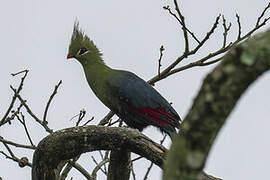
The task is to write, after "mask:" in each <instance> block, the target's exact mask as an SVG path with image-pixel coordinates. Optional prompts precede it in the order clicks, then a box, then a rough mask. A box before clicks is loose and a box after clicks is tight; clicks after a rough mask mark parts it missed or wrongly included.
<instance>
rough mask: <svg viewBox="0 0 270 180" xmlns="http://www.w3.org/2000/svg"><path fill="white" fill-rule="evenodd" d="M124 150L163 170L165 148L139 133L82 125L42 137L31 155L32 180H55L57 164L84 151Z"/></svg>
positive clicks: (119, 128) (118, 128)
mask: <svg viewBox="0 0 270 180" xmlns="http://www.w3.org/2000/svg"><path fill="white" fill-rule="evenodd" d="M118 148H122V149H127V150H129V151H131V152H134V153H136V154H139V155H141V156H143V157H145V158H146V159H148V160H150V161H152V162H153V163H154V164H156V165H158V166H159V167H161V168H162V164H163V160H164V159H165V154H166V151H167V149H166V148H164V147H163V146H161V145H159V144H157V143H155V142H153V141H152V140H151V139H149V138H148V137H146V136H145V135H143V134H141V133H140V132H139V131H137V130H134V129H130V128H124V127H104V126H84V127H73V128H68V129H63V130H60V131H57V132H55V133H52V134H50V135H49V136H47V137H45V138H44V139H43V140H42V141H41V142H40V143H39V145H38V147H37V149H36V151H35V153H34V156H33V168H32V179H33V180H43V179H44V180H45V179H51V180H53V179H55V174H54V170H55V169H56V168H57V165H58V164H59V163H60V162H61V161H63V160H67V159H71V158H74V157H76V156H77V155H79V154H82V153H85V152H91V151H96V150H114V149H118Z"/></svg>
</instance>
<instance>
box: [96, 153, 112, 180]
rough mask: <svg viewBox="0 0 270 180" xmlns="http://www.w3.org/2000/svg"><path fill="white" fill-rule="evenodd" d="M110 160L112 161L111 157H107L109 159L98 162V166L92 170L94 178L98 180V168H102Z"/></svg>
mask: <svg viewBox="0 0 270 180" xmlns="http://www.w3.org/2000/svg"><path fill="white" fill-rule="evenodd" d="M109 161H110V159H108V158H107V159H103V160H102V161H101V162H100V163H99V164H97V166H96V167H95V168H94V169H93V171H92V178H93V180H96V178H97V172H98V170H102V166H104V165H105V164H106V163H108V162H109Z"/></svg>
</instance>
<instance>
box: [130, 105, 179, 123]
mask: <svg viewBox="0 0 270 180" xmlns="http://www.w3.org/2000/svg"><path fill="white" fill-rule="evenodd" d="M131 109H132V110H133V111H135V112H136V113H139V114H142V115H144V116H145V117H146V118H148V119H150V120H152V121H154V122H155V123H157V124H159V125H161V126H164V127H167V126H168V124H170V125H172V126H174V127H176V128H178V126H179V123H178V121H177V120H176V119H175V118H174V116H173V114H172V113H170V112H169V111H166V110H165V108H163V107H157V108H155V109H153V108H149V107H143V108H131Z"/></svg>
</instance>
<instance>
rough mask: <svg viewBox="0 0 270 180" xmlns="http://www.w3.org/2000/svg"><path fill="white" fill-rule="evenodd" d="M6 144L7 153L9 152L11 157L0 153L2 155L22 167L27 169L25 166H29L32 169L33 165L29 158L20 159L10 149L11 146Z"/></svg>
mask: <svg viewBox="0 0 270 180" xmlns="http://www.w3.org/2000/svg"><path fill="white" fill-rule="evenodd" d="M2 143H3V144H4V146H5V147H6V149H7V151H8V152H9V154H10V155H7V154H6V153H5V152H3V151H0V153H1V154H3V155H4V156H5V157H6V158H7V159H11V160H13V161H15V162H17V163H18V164H19V166H20V167H25V166H29V167H32V164H31V163H29V161H28V158H27V157H22V158H18V157H16V156H15V155H14V153H13V152H12V150H11V149H10V148H9V146H8V145H7V144H6V143H5V142H2Z"/></svg>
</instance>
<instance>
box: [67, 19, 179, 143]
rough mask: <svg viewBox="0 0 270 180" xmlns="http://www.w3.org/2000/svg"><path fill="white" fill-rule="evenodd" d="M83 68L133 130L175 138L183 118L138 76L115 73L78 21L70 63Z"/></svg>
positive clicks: (97, 91) (104, 100)
mask: <svg viewBox="0 0 270 180" xmlns="http://www.w3.org/2000/svg"><path fill="white" fill-rule="evenodd" d="M71 58H75V59H76V60H77V61H79V63H80V64H81V65H82V67H83V70H84V73H85V77H86V79H87V82H88V84H89V86H90V88H91V89H92V91H93V92H94V94H95V95H96V96H97V97H98V98H99V100H100V101H101V102H102V103H103V104H104V105H105V106H107V107H108V108H109V109H110V110H111V111H113V112H114V113H115V114H116V115H117V116H118V117H119V118H120V119H122V120H123V121H124V122H125V123H126V124H127V125H128V126H129V127H131V128H135V129H138V130H139V131H142V130H143V129H144V128H146V127H147V126H149V125H152V126H154V127H157V128H158V129H160V130H161V132H162V133H164V132H165V133H166V134H168V135H169V136H170V138H171V139H172V137H173V136H174V135H175V134H176V133H177V131H176V129H179V126H180V122H181V118H180V116H179V115H178V113H177V112H176V111H175V110H174V108H173V107H172V106H171V104H170V103H169V102H168V101H167V100H166V99H165V98H164V97H162V96H161V94H160V93H159V92H158V91H157V90H156V89H154V88H153V87H152V86H151V85H150V84H149V83H147V82H146V81H144V80H143V79H142V78H140V77H138V76H137V75H136V74H134V73H132V72H129V71H125V70H118V69H113V68H110V67H109V66H107V65H106V64H105V63H104V60H103V58H102V53H101V52H100V51H99V49H98V48H97V46H96V45H95V44H94V42H93V41H92V40H91V39H90V38H89V37H88V36H87V35H86V34H85V33H84V31H83V30H82V29H81V28H80V27H79V22H77V21H75V23H74V28H73V33H72V36H71V41H70V44H69V48H68V54H67V59H71Z"/></svg>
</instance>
